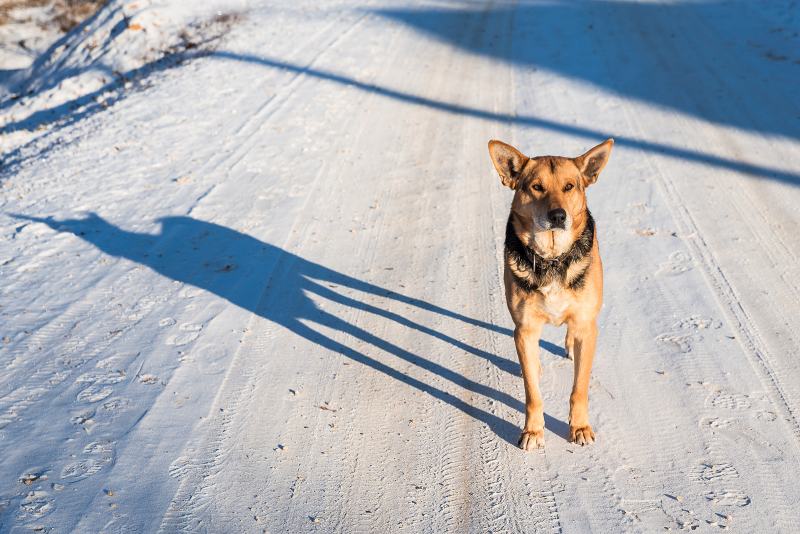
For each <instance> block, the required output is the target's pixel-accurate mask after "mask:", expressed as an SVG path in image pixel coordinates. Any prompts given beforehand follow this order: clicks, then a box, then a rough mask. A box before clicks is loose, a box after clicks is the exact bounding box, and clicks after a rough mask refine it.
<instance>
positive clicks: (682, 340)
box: [656, 315, 722, 353]
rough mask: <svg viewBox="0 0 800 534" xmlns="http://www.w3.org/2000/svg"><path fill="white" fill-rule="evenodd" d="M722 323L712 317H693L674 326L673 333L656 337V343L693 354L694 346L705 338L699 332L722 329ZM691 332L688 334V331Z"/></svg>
mask: <svg viewBox="0 0 800 534" xmlns="http://www.w3.org/2000/svg"><path fill="white" fill-rule="evenodd" d="M721 327H722V322H720V321H717V320H716V319H712V318H710V317H703V316H701V315H691V316H689V317H687V318H686V319H682V320H680V321H678V322H677V323H675V324H673V325H672V330H673V331H672V332H665V333H663V334H660V335H658V336H656V341H659V342H661V343H667V344H671V345H675V346H676V347H678V349H679V350H680V351H681V352H684V353H688V352H692V344H693V342H695V341H701V340H702V339H703V338H702V336H700V335H699V334H698V333H697V331H698V330H705V329H708V328H721ZM687 330H688V331H689V332H688V333H687V332H686V331H687Z"/></svg>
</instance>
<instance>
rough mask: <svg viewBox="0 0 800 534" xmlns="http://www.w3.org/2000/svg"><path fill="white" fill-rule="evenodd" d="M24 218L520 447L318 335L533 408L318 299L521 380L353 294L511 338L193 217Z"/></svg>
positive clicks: (563, 428)
mask: <svg viewBox="0 0 800 534" xmlns="http://www.w3.org/2000/svg"><path fill="white" fill-rule="evenodd" d="M14 216H15V217H17V218H19V219H24V220H29V221H34V222H40V223H44V224H46V225H48V226H49V227H50V228H52V229H54V230H56V231H59V232H69V233H72V234H74V235H76V236H78V237H80V238H81V239H83V240H85V241H88V242H89V243H91V244H93V245H94V246H96V247H97V248H98V249H100V250H101V251H103V252H104V253H106V254H109V255H112V256H116V257H121V258H126V259H128V260H131V261H134V262H137V263H139V264H142V265H145V266H147V267H149V268H150V269H152V270H153V271H155V272H157V273H159V274H161V275H163V276H165V277H167V278H170V279H172V280H176V281H179V282H182V283H185V284H190V285H193V286H195V287H199V288H202V289H204V290H206V291H209V292H210V293H213V294H215V295H218V296H220V297H222V298H224V299H226V300H228V301H229V302H231V303H232V304H235V305H237V306H239V307H241V308H243V309H246V310H249V311H252V312H254V313H256V314H258V315H259V316H261V317H263V318H265V319H268V320H270V321H272V322H274V323H277V324H279V325H281V326H283V327H285V328H287V329H288V330H290V331H292V332H294V333H295V334H297V335H299V336H302V337H304V338H305V339H308V340H309V341H312V342H313V343H316V344H317V345H319V346H321V347H324V348H326V349H328V350H331V351H334V352H337V353H339V354H342V355H344V356H346V357H348V358H350V359H352V360H354V361H357V362H359V363H362V364H364V365H366V366H368V367H371V368H372V369H375V370H377V371H380V372H382V373H384V374H386V375H387V376H390V377H392V378H394V379H396V380H399V381H401V382H403V383H405V384H408V385H410V386H412V387H414V388H416V389H418V390H420V391H424V392H426V393H428V394H430V395H431V396H433V397H435V398H437V399H439V400H441V401H443V402H446V403H448V404H450V405H451V406H453V407H455V408H458V409H459V410H461V411H463V412H464V413H467V414H469V415H471V416H472V417H474V418H476V419H477V420H479V421H481V422H483V423H485V424H486V425H488V426H489V427H490V428H491V429H492V430H493V431H494V432H495V433H496V434H497V435H498V436H500V437H502V438H503V439H506V440H507V441H509V442H511V443H514V442H515V440H516V433H517V430H518V428H517V427H516V426H515V425H512V424H511V423H509V422H507V421H505V420H504V419H502V418H499V417H497V416H496V415H494V414H491V413H489V412H487V411H485V410H482V409H480V408H477V407H475V406H472V405H471V404H469V403H467V402H465V401H463V400H461V399H459V398H458V397H456V396H455V395H453V394H451V393H449V392H447V391H445V390H443V389H441V388H438V387H436V386H433V385H430V384H427V383H425V382H423V381H422V380H419V379H417V378H413V377H410V376H408V375H406V374H403V373H402V372H400V371H398V370H396V369H394V368H393V367H391V366H389V365H386V364H385V363H383V362H380V361H378V360H376V359H374V358H372V357H370V356H368V355H367V354H365V353H364V352H362V351H358V350H355V349H354V348H352V347H350V346H348V345H346V344H345V343H344V342H342V341H337V340H336V339H334V337H332V336H330V335H326V334H325V333H323V331H322V330H320V329H316V328H314V325H316V326H318V327H323V328H325V329H328V330H329V331H334V332H341V333H343V334H346V335H348V336H350V337H352V338H354V339H357V340H359V341H361V342H363V343H365V344H368V345H371V346H373V347H375V348H377V349H379V350H381V351H383V352H385V353H388V354H391V355H393V356H395V357H397V358H399V359H401V360H403V361H405V362H408V363H411V364H413V365H415V366H417V367H419V368H420V369H424V370H426V371H428V372H430V373H432V374H434V375H437V376H438V377H440V378H442V379H444V380H447V381H449V382H451V383H453V384H455V385H457V386H459V387H462V388H464V389H466V390H468V391H471V392H474V393H476V394H479V395H482V396H485V397H487V398H491V399H494V400H496V401H497V402H501V403H503V404H505V405H507V406H508V407H510V408H512V409H514V410H517V411H524V405H523V403H522V402H521V401H520V400H518V399H516V398H514V397H512V396H511V395H508V394H507V393H504V392H502V391H498V390H496V389H494V388H491V387H489V386H487V385H485V384H481V383H479V382H475V381H473V380H471V379H469V378H467V377H465V376H463V375H461V374H459V373H456V372H455V371H453V370H451V369H449V368H447V367H446V366H444V365H441V364H439V363H436V362H433V361H431V360H428V359H426V358H424V357H422V356H420V355H418V354H415V353H413V352H411V351H409V350H406V349H404V348H403V347H400V346H399V345H397V344H395V343H392V342H390V341H387V340H385V339H382V338H380V337H379V336H376V335H375V334H373V333H371V332H369V331H367V330H365V329H363V328H361V327H359V326H357V325H355V324H353V323H349V322H347V321H345V320H343V319H341V318H339V317H337V316H335V315H333V314H331V313H328V312H326V311H324V310H322V309H320V308H319V307H318V306H317V305H316V304H315V302H314V300H312V298H311V296H312V295H314V296H315V297H316V298H317V299H325V300H328V301H331V302H335V303H337V304H340V305H342V306H347V307H351V308H356V309H360V310H364V311H366V312H368V313H371V314H375V315H378V316H380V317H383V318H386V319H389V320H392V321H395V322H397V323H398V324H401V325H403V326H405V327H408V328H411V329H413V330H416V331H418V332H420V333H423V334H426V335H430V336H432V337H435V338H436V339H439V340H442V341H444V342H447V343H450V344H452V345H453V346H455V347H457V348H459V349H461V350H464V351H466V352H469V353H471V354H473V355H475V356H478V357H481V358H485V359H486V360H488V361H490V362H492V363H494V364H495V365H498V366H499V367H501V368H503V369H505V370H507V371H509V372H512V373H514V374H518V372H519V367H518V365H517V364H515V363H513V362H510V361H509V360H505V359H503V358H500V357H498V356H496V355H494V354H491V353H489V352H486V351H484V350H481V349H479V348H476V347H472V346H471V345H469V344H467V343H464V342H463V341H459V340H457V339H455V338H452V337H451V336H448V335H447V334H445V333H442V332H439V331H437V330H434V329H432V328H430V327H427V326H425V325H423V324H420V323H418V322H416V321H413V320H411V319H409V318H407V317H404V316H402V315H400V314H398V313H395V312H392V311H389V310H384V309H382V308H380V307H378V306H376V305H373V304H369V303H365V302H361V301H360V300H357V299H356V298H353V297H352V296H350V295H348V294H346V293H348V292H349V293H352V292H361V293H366V294H368V295H374V296H381V297H385V298H388V299H392V300H395V301H399V302H403V303H405V304H409V305H412V306H415V307H417V308H420V309H422V310H426V311H429V312H432V313H436V314H440V315H442V316H445V317H449V318H452V319H456V320H459V321H463V322H465V323H467V324H470V325H473V326H476V327H479V328H485V329H487V330H490V331H493V332H497V333H502V334H506V335H508V334H510V331H509V330H508V329H506V328H502V327H499V326H497V325H494V324H491V323H487V322H484V321H481V320H478V319H474V318H471V317H468V316H465V315H462V314H460V313H457V312H454V311H452V310H448V309H446V308H443V307H441V306H437V305H435V304H432V303H429V302H426V301H423V300H420V299H417V298H413V297H409V296H407V295H402V294H400V293H397V292H394V291H391V290H387V289H384V288H382V287H379V286H376V285H374V284H371V283H369V282H365V281H363V280H358V279H356V278H353V277H352V276H349V275H346V274H343V273H340V272H338V271H335V270H333V269H329V268H327V267H324V266H322V265H319V264H318V263H314V262H312V261H309V260H306V259H304V258H301V257H299V256H297V255H295V254H292V253H290V252H287V251H285V250H283V249H280V248H278V247H275V246H274V245H270V244H269V243H264V242H262V241H259V240H258V239H255V238H253V237H251V236H248V235H246V234H243V233H240V232H237V231H235V230H231V229H229V228H226V227H224V226H220V225H217V224H213V223H209V222H205V221H201V220H197V219H193V218H191V217H165V218H162V219H159V222H160V223H161V232H160V233H159V234H146V233H136V232H128V231H125V230H123V229H121V228H118V227H116V226H114V225H112V224H110V223H109V222H108V221H106V220H104V219H102V218H101V217H99V216H97V215H96V214H90V215H89V216H88V217H86V218H84V219H70V220H63V221H56V220H53V219H52V218H39V217H30V216H25V215H14ZM265 280H266V281H267V285H266V290H265V291H264V292H263V295H256V294H254V292H253V287H262V286H263V284H264V281H265ZM544 347H545V348H546V349H548V350H550V351H551V352H554V353H556V352H557V351H558V352H560V351H559V350H558V349H557V348H556V347H553V346H552V345H551V344H547V343H545V344H544ZM546 425H547V428H548V429H549V430H550V431H552V432H553V433H555V434H557V435H560V436H562V437H566V436H567V432H568V427H567V425H566V424H565V423H564V422H562V421H559V420H557V419H555V418H553V417H551V416H549V415H548V416H546Z"/></svg>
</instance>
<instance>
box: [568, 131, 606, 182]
mask: <svg viewBox="0 0 800 534" xmlns="http://www.w3.org/2000/svg"><path fill="white" fill-rule="evenodd" d="M613 146H614V140H613V139H606V140H605V141H603V142H602V143H600V144H599V145H597V146H596V147H594V148H593V149H591V150H589V151H588V152H587V153H586V154H584V155H583V156H579V157H577V158H575V165H577V166H578V168H579V169H580V170H581V173H582V174H583V186H584V187H586V186H589V185H592V184H593V183H595V182H596V181H597V177H598V176H600V171H602V170H603V167H605V166H606V163H608V156H610V155H611V147H613Z"/></svg>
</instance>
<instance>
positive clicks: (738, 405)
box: [710, 392, 752, 410]
mask: <svg viewBox="0 0 800 534" xmlns="http://www.w3.org/2000/svg"><path fill="white" fill-rule="evenodd" d="M710 404H711V406H713V407H714V408H725V409H727V410H746V409H748V408H750V406H752V403H751V402H750V398H749V397H748V396H747V395H741V394H725V393H721V392H718V393H716V394H714V395H712V396H711V399H710Z"/></svg>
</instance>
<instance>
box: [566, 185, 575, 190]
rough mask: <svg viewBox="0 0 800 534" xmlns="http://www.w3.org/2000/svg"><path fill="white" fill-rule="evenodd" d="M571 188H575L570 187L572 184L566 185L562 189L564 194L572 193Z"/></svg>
mask: <svg viewBox="0 0 800 534" xmlns="http://www.w3.org/2000/svg"><path fill="white" fill-rule="evenodd" d="M573 187H575V186H574V185H572V184H567V185H566V186H565V187H564V192H567V191H572V188H573Z"/></svg>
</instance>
